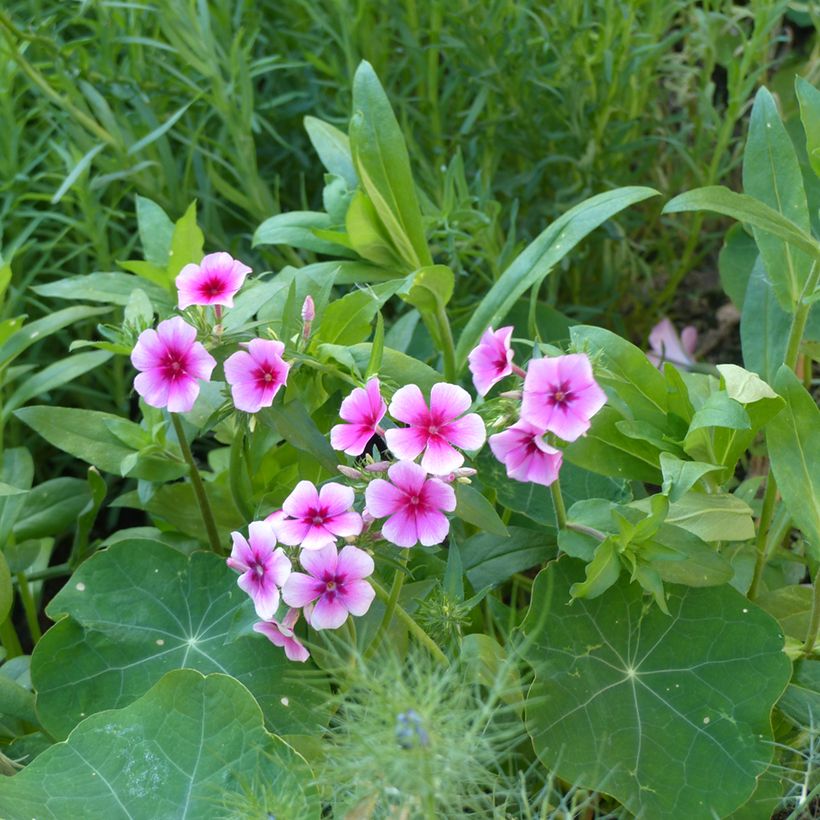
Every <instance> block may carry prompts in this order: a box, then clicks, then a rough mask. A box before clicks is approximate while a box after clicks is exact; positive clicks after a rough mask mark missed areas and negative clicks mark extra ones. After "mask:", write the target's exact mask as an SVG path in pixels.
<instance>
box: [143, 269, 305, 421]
mask: <svg viewBox="0 0 820 820" xmlns="http://www.w3.org/2000/svg"><path fill="white" fill-rule="evenodd" d="M250 272H251V269H250V268H249V267H248V266H247V265H244V264H242V262H240V261H238V260H236V259H234V258H233V257H231V256H230V254H227V253H211V254H208V255H207V256H206V257H205V258H204V259H203V260H202V262H201V263H200V264H199V265H194V264H191V265H186V266H185V267H184V268H183V269H182V270H181V271H180V273H179V276H177V278H176V285H177V290H178V291H179V300H178V306H179V308H180V309H181V310H182V309H184V308H187V307H190V306H191V305H202V306H207V305H213V306H214V310H215V311H216V318H217V321H218V319H219V317H220V316H221V313H220V311H221V309H222V307H223V306H225V307H233V298H234V296H235V295H236V293H237V291H238V290H239V288H240V287H242V285H243V283H244V281H245V277H246V276H247V274H249V273H250ZM196 336H197V331H196V328H195V327H193V326H192V325H189V324H188V323H187V322H186V321H185V320H184V319H182V318H181V317H179V316H174V317H173V318H171V319H167V320H165V321H164V322H160V323H159V325H158V326H157V329H156V330H154V329H153V328H152V329H149V330H144V331H143V332H142V333H141V334H140V336H139V339H137V343H136V345H135V346H134V349H133V351H132V352H131V362H132V364H133V365H134V367H135V368H136V369H137V370H139V371H140V372H139V374H138V375H137V377H136V379H134V387H135V389H136V391H137V393H139V394H140V396H142V398H143V399H144V400H145V402H146V403H147V404H149V405H151V406H152V407H167V408H168V410H169V411H170V412H172V413H187V412H188V411H189V410H191V409H192V408H193V406H194V403H195V402H196V399H197V396H198V395H199V390H200V387H199V382H201V381H205V382H207V381H210V378H211V373H212V372H213V370H214V368H215V367H216V360H215V359H214V358H213V356H211V354H210V353H208V351H207V350H206V349H205V347H204V345H203V344H202V343H201V342H198V341H197V340H196ZM241 346H242V347H243V348H245V349H244V350H239V351H237V352H236V353H234V354H233V355H231V356H229V357H228V358H227V359H226V360H225V365H224V369H225V379H226V380H227V382H228V384H229V385H230V386H231V395H232V397H233V402H234V406H235V407H236V408H237V410H243V411H245V412H246V413H257V412H259V410H261V409H262V408H263V407H270V406H271V404H273V399H274V397H275V396H276V394H277V393H278V392H279V389H280V388H281V387H282V386H283V385H285V384H286V383H287V380H288V370H289V369H290V365H289V364H288V363H287V362H286V361H285V360H284V359H283V358H282V353H283V352H284V349H285V346H284V344H282V342H277V341H273V340H271V339H253V340H252V341H250V342H247V343H242V345H241Z"/></svg>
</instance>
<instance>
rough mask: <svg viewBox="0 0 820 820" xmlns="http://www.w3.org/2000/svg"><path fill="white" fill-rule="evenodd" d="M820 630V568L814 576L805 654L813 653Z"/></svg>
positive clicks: (804, 646)
mask: <svg viewBox="0 0 820 820" xmlns="http://www.w3.org/2000/svg"><path fill="white" fill-rule="evenodd" d="M818 630H820V570H818V572H817V574H816V575H815V576H814V594H813V595H812V599H811V620H810V621H809V631H808V632H807V633H806V642H805V643H804V644H803V655H804V656H808V655H811V653H812V650H813V649H814V644H815V642H816V641H817V632H818Z"/></svg>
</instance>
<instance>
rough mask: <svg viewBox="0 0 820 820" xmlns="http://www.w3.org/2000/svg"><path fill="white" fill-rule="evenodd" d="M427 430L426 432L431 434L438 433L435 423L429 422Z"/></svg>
mask: <svg viewBox="0 0 820 820" xmlns="http://www.w3.org/2000/svg"><path fill="white" fill-rule="evenodd" d="M427 432H428V433H429V434H430V435H431V436H435V435H438V427H437V426H436V425H435V424H431V425H430V426H429V427H428V428H427Z"/></svg>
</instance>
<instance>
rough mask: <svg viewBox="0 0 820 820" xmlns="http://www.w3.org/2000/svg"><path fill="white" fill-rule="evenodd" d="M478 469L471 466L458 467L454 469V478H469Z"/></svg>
mask: <svg viewBox="0 0 820 820" xmlns="http://www.w3.org/2000/svg"><path fill="white" fill-rule="evenodd" d="M477 472H478V470H476V469H474V468H473V467H459V468H458V469H457V470H456V478H470V477H471V476H474V475H475V474H476V473H477Z"/></svg>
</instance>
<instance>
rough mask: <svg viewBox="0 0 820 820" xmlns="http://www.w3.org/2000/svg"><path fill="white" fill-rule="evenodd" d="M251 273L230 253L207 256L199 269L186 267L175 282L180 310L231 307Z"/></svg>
mask: <svg viewBox="0 0 820 820" xmlns="http://www.w3.org/2000/svg"><path fill="white" fill-rule="evenodd" d="M250 272H251V269H250V268H249V267H248V266H247V265H245V264H243V263H242V262H240V261H239V260H238V259H234V258H233V257H232V256H231V255H230V254H229V253H225V252H224V251H223V252H221V253H209V254H208V255H207V256H206V257H205V258H204V259H203V260H202V261H201V262H200V263H199V264H198V265H194V264H190V265H186V266H185V267H184V268H183V269H182V270H181V271H180V272H179V275H178V276H177V278H176V286H177V290H178V291H179V308H180V310H184V309H185V308H186V307H190V306H191V305H224V306H225V307H233V297H234V296H235V295H236V292H237V291H238V290H239V288H241V287H242V283H243V282H244V281H245V277H246V276H247V275H248V274H249V273H250Z"/></svg>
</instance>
